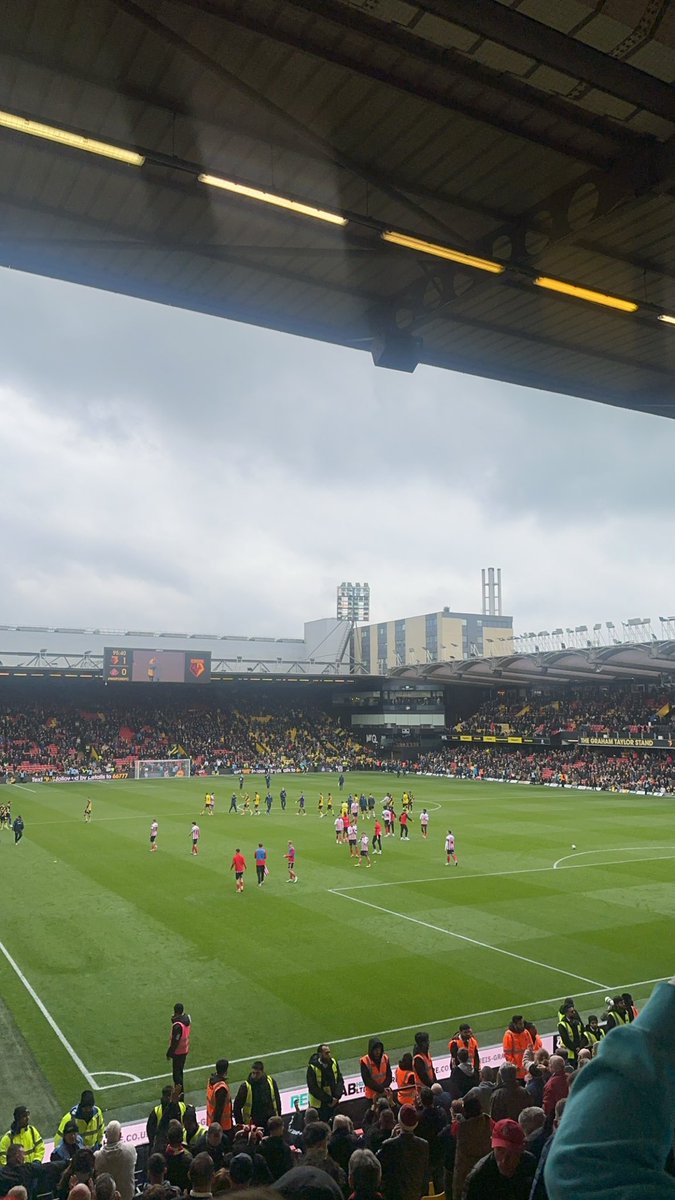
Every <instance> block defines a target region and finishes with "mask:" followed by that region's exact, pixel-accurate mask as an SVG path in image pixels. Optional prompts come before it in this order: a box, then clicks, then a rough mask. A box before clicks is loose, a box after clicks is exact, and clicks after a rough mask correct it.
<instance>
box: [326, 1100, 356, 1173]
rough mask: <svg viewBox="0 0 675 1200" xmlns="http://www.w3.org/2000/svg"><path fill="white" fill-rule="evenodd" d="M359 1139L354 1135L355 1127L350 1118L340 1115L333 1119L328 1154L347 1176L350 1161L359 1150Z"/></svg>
mask: <svg viewBox="0 0 675 1200" xmlns="http://www.w3.org/2000/svg"><path fill="white" fill-rule="evenodd" d="M359 1144H360V1143H359V1139H358V1138H357V1136H356V1134H355V1133H354V1125H353V1122H352V1121H351V1120H350V1118H349V1117H346V1116H344V1114H342V1113H338V1115H337V1116H336V1117H334V1119H333V1132H332V1134H331V1136H330V1138H329V1139H328V1153H329V1154H330V1156H331V1158H332V1159H334V1160H335V1162H336V1163H337V1164H338V1166H340V1167H342V1170H343V1171H344V1172H345V1175H347V1174H348V1173H349V1160H350V1158H351V1156H352V1154H353V1153H354V1151H355V1150H358V1148H359Z"/></svg>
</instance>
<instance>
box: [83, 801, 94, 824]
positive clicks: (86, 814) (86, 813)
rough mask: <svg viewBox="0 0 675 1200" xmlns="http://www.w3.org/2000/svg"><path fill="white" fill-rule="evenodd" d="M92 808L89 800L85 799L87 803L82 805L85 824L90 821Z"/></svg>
mask: <svg viewBox="0 0 675 1200" xmlns="http://www.w3.org/2000/svg"><path fill="white" fill-rule="evenodd" d="M92 809H93V805H92V803H91V800H87V803H86V804H85V806H84V819H85V821H86V822H87V824H88V823H89V822H90V821H91V814H92Z"/></svg>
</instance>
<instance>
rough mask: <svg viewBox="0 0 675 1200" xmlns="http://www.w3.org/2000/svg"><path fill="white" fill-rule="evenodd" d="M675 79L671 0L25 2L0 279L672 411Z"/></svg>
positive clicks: (12, 58) (5, 73) (11, 63)
mask: <svg viewBox="0 0 675 1200" xmlns="http://www.w3.org/2000/svg"><path fill="white" fill-rule="evenodd" d="M674 77H675V8H674V7H673V6H672V5H671V4H669V3H668V0H650V2H649V3H647V0H641V2H640V3H638V4H632V5H631V4H626V3H625V0H605V2H604V3H603V4H602V5H598V4H597V3H595V0H556V3H555V4H551V3H550V0H480V3H476V2H475V0H283V2H281V0H87V3H83V2H82V0H8V2H7V4H6V5H5V6H4V8H3V22H2V29H1V30H0V108H1V109H2V110H3V115H2V116H1V117H0V125H2V122H3V121H4V126H3V127H1V128H0V179H1V182H0V222H1V230H2V232H1V234H0V262H2V263H3V264H4V265H6V266H11V267H16V268H19V269H22V270H27V271H32V272H37V273H40V274H44V275H52V276H55V277H58V278H63V279H70V280H74V281H77V282H80V283H85V284H90V285H93V286H96V287H101V288H106V289H109V290H111V291H118V292H124V293H128V294H130V295H135V296H141V297H145V298H148V299H152V300H159V301H162V302H165V303H169V304H173V305H181V306H184V307H186V308H190V309H194V310H198V311H203V312H208V313H213V314H216V315H221V316H224V317H232V318H235V319H237V320H243V321H249V322H253V323H255V324H259V325H263V326H269V327H271V328H275V329H283V330H288V331H291V332H294V333H299V334H303V335H307V336H310V337H315V338H319V339H323V340H325V341H328V342H335V343H340V344H344V345H347V346H353V347H356V348H360V349H364V350H371V351H372V352H373V355H374V357H375V358H376V360H379V361H380V362H381V363H382V364H383V365H393V366H398V367H400V368H403V369H411V368H412V366H413V365H414V363H415V362H416V361H417V360H419V361H422V362H425V363H430V364H433V365H436V366H439V367H448V368H453V369H457V370H460V371H464V372H468V373H472V374H476V375H482V376H486V377H489V378H496V379H500V380H508V381H511V382H516V383H520V384H525V385H530V386H534V387H538V388H544V389H548V390H552V391H556V392H562V393H566V394H571V395H579V396H585V397H589V398H591V399H594V400H601V401H604V402H607V403H610V404H615V405H621V406H625V407H629V408H634V409H639V410H644V411H647V412H652V413H659V414H663V415H668V416H673V415H675V395H674V387H673V370H674V368H675V322H673V323H672V324H671V323H670V322H668V321H663V320H659V319H658V318H659V317H660V316H665V317H675V204H674V201H673V189H674V188H675V90H674V89H673V81H674ZM8 114H9V116H8ZM17 117H18V118H19V120H18V121H17V120H16V118H17ZM27 119H28V120H32V121H34V122H35V121H37V122H40V123H42V125H47V126H49V127H51V129H52V131H53V130H54V129H57V130H59V131H61V132H60V133H59V134H58V135H54V133H53V132H50V131H49V130H47V131H45V130H44V128H43V129H41V130H36V129H35V126H34V125H27V124H26V120H27ZM9 126H11V128H10V127H9ZM64 131H65V133H66V135H67V137H66V140H70V141H72V139H70V138H69V137H68V135H70V134H72V133H73V132H74V133H76V134H78V135H80V137H82V136H84V137H85V138H86V137H89V138H94V139H98V140H99V141H100V142H103V143H105V144H106V145H107V146H108V150H107V151H105V154H107V153H109V152H110V146H112V147H113V148H115V147H116V148H120V147H121V148H123V149H124V150H126V151H132V152H134V153H133V154H132V155H131V156H129V155H127V161H125V162H120V161H116V160H115V159H113V158H110V157H106V156H104V154H101V153H100V151H101V147H100V146H99V147H98V148H97V147H95V146H92V145H91V142H88V143H87V142H82V141H81V140H80V142H79V148H73V146H72V145H65V144H63V143H64V138H63V132H64ZM45 132H46V133H47V137H45V136H44V135H45ZM36 133H37V134H40V135H41V136H31V135H32V134H36ZM54 136H57V137H58V140H57V141H54V140H50V139H53V137H54ZM92 151H93V152H92ZM134 155H135V156H134ZM204 176H215V177H216V180H215V182H214V181H213V180H212V181H211V182H208V181H205V180H204ZM218 181H219V182H218ZM223 181H224V182H225V183H226V185H227V190H223V187H222V184H223ZM233 184H234V185H235V186H236V187H237V188H238V189H239V190H238V191H232V190H231V189H232V185H233ZM242 185H244V186H246V187H249V188H254V189H258V190H262V191H264V192H266V193H270V192H271V193H274V194H275V196H276V197H277V198H279V197H281V198H282V200H284V201H288V200H290V201H292V202H301V203H304V204H305V205H309V206H312V207H313V208H314V209H317V208H318V209H319V210H323V211H322V214H320V215H319V216H318V217H317V214H316V212H314V213H313V214H312V213H307V212H306V211H305V212H304V213H298V212H297V211H291V210H289V209H288V207H286V208H283V207H279V206H278V205H272V204H269V203H267V202H264V201H261V200H260V199H256V198H252V197H251V196H250V195H244V194H242V193H241V186H242ZM326 215H328V216H331V215H332V216H336V215H337V216H338V217H340V216H341V217H343V218H346V220H347V223H346V224H342V223H339V224H336V223H333V222H332V221H327V220H325V219H322V217H326ZM387 231H393V232H394V234H395V236H396V241H395V243H392V242H391V241H386V240H383V237H382V234H383V232H387ZM399 235H403V238H404V240H405V239H406V238H409V237H410V236H412V237H413V238H416V239H421V240H422V241H423V242H424V243H426V244H427V245H426V247H424V248H422V249H420V248H419V247H418V248H417V249H413V248H410V246H409V245H407V246H406V245H402V244H400V243H401V238H400V236H399ZM434 247H435V249H434ZM430 248H431V252H429V250H430ZM448 253H450V255H451V256H452V257H451V258H450V259H448V258H447V257H445V256H446V255H447V254H448ZM458 253H459V255H460V256H466V255H467V254H468V255H470V256H474V257H477V258H478V259H479V260H480V261H479V263H478V264H476V263H475V262H474V264H473V265H471V263H467V262H466V261H464V262H458V261H457V255H458ZM439 255H440V257H439ZM486 264H487V266H486ZM502 268H504V269H503V270H502ZM496 272H499V273H496ZM537 279H539V280H541V279H544V280H546V279H548V280H549V281H550V280H552V286H553V287H554V288H556V289H557V288H559V287H560V285H561V284H562V286H563V287H566V286H567V285H568V284H571V285H574V286H576V287H577V288H585V289H591V290H592V291H593V292H596V293H600V294H601V295H603V296H604V297H605V300H609V303H612V298H614V299H617V298H618V299H619V301H626V302H628V309H629V311H622V310H621V309H617V308H614V307H607V305H606V303H597V302H596V301H595V300H593V299H592V298H590V297H588V296H587V295H586V297H585V298H584V297H579V296H571V295H568V294H560V292H559V291H558V290H550V286H551V284H550V283H549V284H547V285H546V286H543V285H542V284H541V283H539V284H537V283H535V280H537ZM556 281H557V282H556ZM632 304H637V305H638V308H637V311H632V308H631V305H632ZM624 308H625V306H624Z"/></svg>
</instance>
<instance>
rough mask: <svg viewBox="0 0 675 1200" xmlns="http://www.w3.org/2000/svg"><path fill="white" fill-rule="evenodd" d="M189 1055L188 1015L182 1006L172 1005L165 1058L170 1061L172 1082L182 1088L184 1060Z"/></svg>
mask: <svg viewBox="0 0 675 1200" xmlns="http://www.w3.org/2000/svg"><path fill="white" fill-rule="evenodd" d="M189 1053H190V1015H189V1013H186V1011H185V1009H184V1007H183V1005H182V1004H174V1006H173V1014H172V1017H171V1040H170V1042H169V1049H168V1050H167V1052H166V1057H167V1058H170V1059H171V1066H172V1073H173V1081H174V1083H179V1084H180V1086H181V1088H182V1086H183V1071H184V1069H185V1059H186V1058H187V1056H188V1054H189Z"/></svg>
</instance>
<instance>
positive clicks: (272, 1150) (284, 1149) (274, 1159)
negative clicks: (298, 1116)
mask: <svg viewBox="0 0 675 1200" xmlns="http://www.w3.org/2000/svg"><path fill="white" fill-rule="evenodd" d="M258 1153H259V1154H260V1155H261V1157H262V1158H264V1159H265V1162H266V1163H267V1166H268V1169H269V1173H270V1175H271V1176H272V1181H274V1180H276V1179H280V1178H281V1176H282V1175H285V1174H286V1171H290V1170H291V1167H293V1165H294V1163H295V1158H296V1156H295V1155H294V1154H293V1151H292V1150H291V1148H290V1146H289V1145H288V1143H287V1141H286V1139H285V1136H284V1122H283V1120H282V1118H281V1117H270V1119H269V1121H268V1122H267V1137H264V1138H263V1140H262V1141H261V1143H260V1145H259V1146H258Z"/></svg>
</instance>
